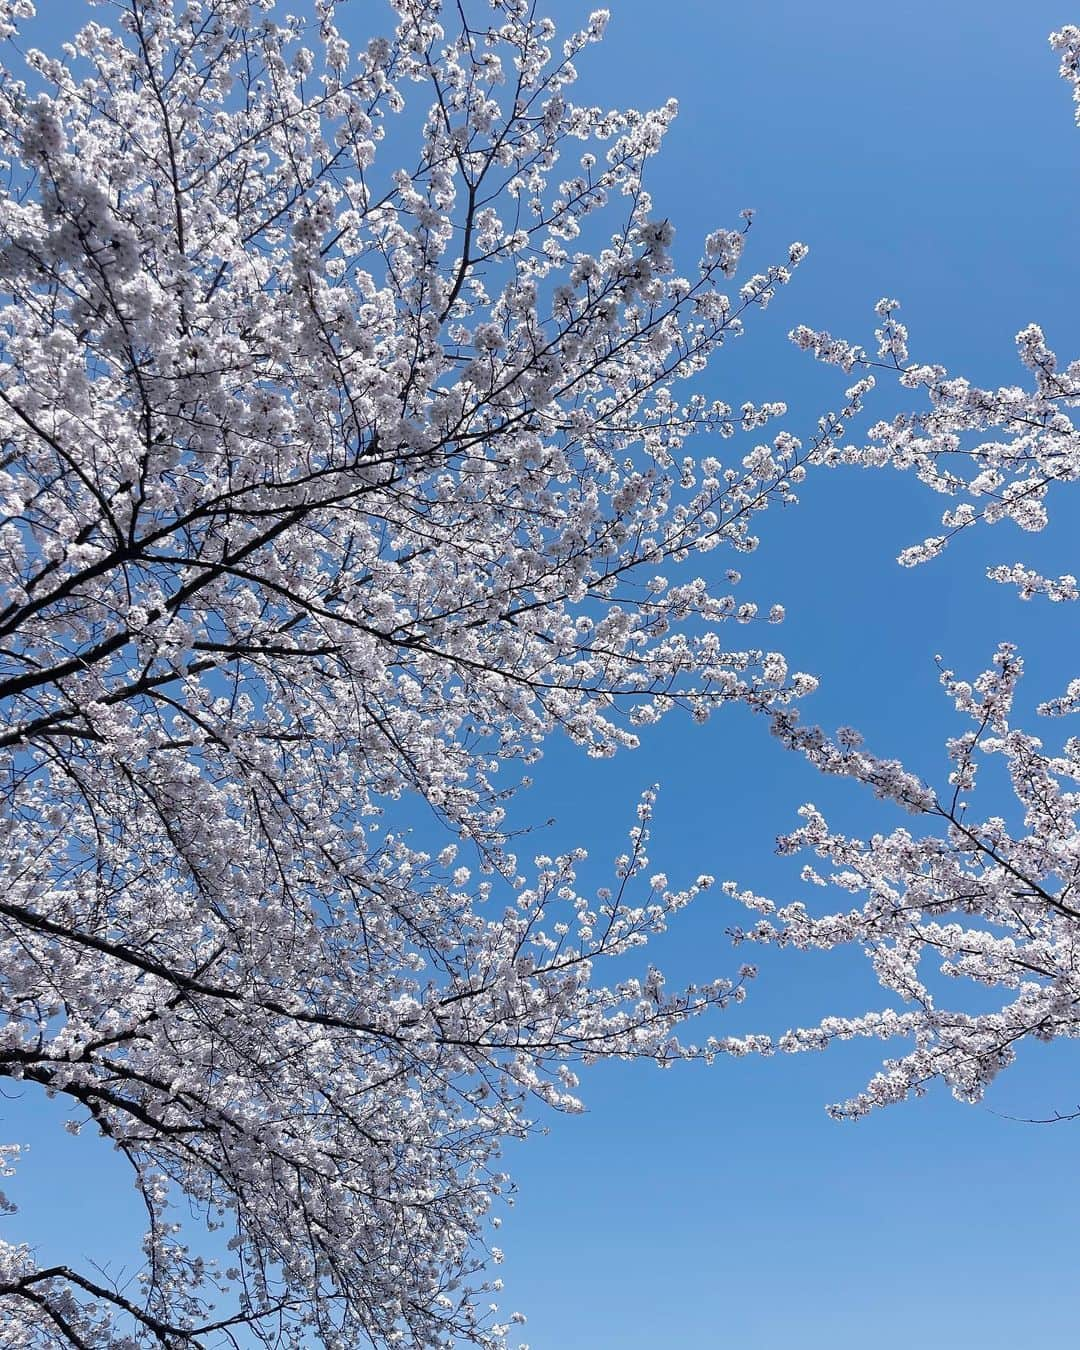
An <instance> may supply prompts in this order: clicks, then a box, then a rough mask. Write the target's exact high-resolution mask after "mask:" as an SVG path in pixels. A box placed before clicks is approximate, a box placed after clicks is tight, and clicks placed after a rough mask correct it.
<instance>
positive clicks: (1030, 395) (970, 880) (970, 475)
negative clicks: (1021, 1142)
mask: <svg viewBox="0 0 1080 1350" xmlns="http://www.w3.org/2000/svg"><path fill="white" fill-rule="evenodd" d="M1051 45H1052V46H1053V47H1054V48H1055V50H1057V51H1058V52H1059V53H1060V56H1061V74H1062V76H1063V77H1064V78H1065V79H1067V80H1069V81H1070V82H1071V83H1072V85H1073V90H1074V97H1075V98H1076V101H1077V103H1078V105H1080V29H1078V28H1076V27H1066V28H1063V29H1062V30H1061V31H1060V32H1057V33H1054V34H1053V35H1052V37H1051ZM1077 117H1078V120H1080V108H1078V113H1077ZM897 309H898V306H897V304H896V302H895V301H893V300H882V301H881V302H880V303H879V304H878V306H877V313H878V318H879V324H880V326H879V327H878V329H877V332H876V337H877V350H876V354H875V355H874V356H871V355H869V354H868V353H867V352H866V351H864V350H863V349H862V348H861V347H859V346H856V345H853V344H851V343H849V342H846V341H844V340H843V339H837V338H834V337H833V336H831V335H830V334H829V333H827V332H815V331H813V330H812V329H810V328H806V327H800V328H797V329H796V330H795V331H794V332H793V333H792V337H793V339H794V340H795V342H796V343H797V344H798V345H799V346H800V347H802V348H804V349H806V350H807V351H810V352H812V353H813V354H814V355H816V356H817V357H818V358H819V359H821V360H823V361H826V362H828V363H831V364H834V365H837V366H839V367H840V368H842V369H843V370H844V371H846V372H849V373H850V372H856V371H857V372H859V373H860V374H861V375H862V379H861V381H860V386H861V387H862V389H863V390H867V389H868V388H869V386H870V385H871V384H872V383H873V380H874V374H873V372H874V371H875V370H878V371H881V370H884V371H889V372H892V374H893V376H894V377H895V378H897V379H898V381H899V384H900V386H901V387H902V388H903V389H905V390H909V391H911V392H912V393H916V394H919V395H921V396H923V397H924V398H925V400H926V404H927V405H928V406H927V407H926V408H925V410H922V411H916V412H913V413H908V414H902V415H900V416H897V417H896V418H894V419H893V420H891V421H884V422H880V423H878V424H877V425H876V426H874V427H872V428H871V430H870V434H869V438H868V443H867V444H865V445H862V446H846V447H839V446H837V447H832V448H830V449H828V450H826V451H824V452H823V454H822V460H823V461H825V462H828V463H833V464H855V465H861V466H864V467H870V468H881V467H889V466H891V467H893V468H895V469H899V470H903V471H905V472H913V473H915V474H917V475H918V477H919V478H920V479H921V480H922V481H923V482H925V483H926V484H927V485H928V486H929V487H931V488H932V489H933V490H934V491H935V492H938V493H941V494H943V495H944V496H946V497H947V498H950V499H952V501H953V502H955V505H950V507H949V509H948V510H946V511H945V513H944V516H943V520H942V531H941V533H940V534H937V535H935V536H933V537H932V538H929V539H926V540H924V541H923V542H922V543H920V544H917V545H914V546H912V547H911V548H909V549H907V550H905V552H904V553H903V554H901V557H900V562H901V563H902V564H904V565H905V566H918V565H923V564H931V563H932V562H933V560H935V559H937V558H938V557H939V556H940V555H941V554H942V553H943V552H944V550H945V549H946V548H947V546H948V544H949V542H950V540H951V539H953V538H954V537H955V536H956V535H957V534H958V533H960V532H962V531H965V530H970V529H975V528H983V527H986V526H989V525H993V524H996V523H1000V522H1009V523H1011V524H1012V525H1014V526H1017V527H1019V528H1020V529H1021V530H1024V531H1028V532H1038V531H1041V530H1042V529H1043V528H1044V527H1045V525H1046V524H1047V523H1048V519H1049V516H1048V501H1049V497H1050V494H1051V492H1052V491H1053V490H1056V489H1058V488H1059V485H1062V484H1067V483H1072V482H1076V481H1077V480H1078V479H1080V430H1078V429H1077V426H1076V423H1075V420H1074V413H1073V410H1074V409H1075V408H1076V407H1077V406H1080V361H1074V362H1072V363H1071V364H1068V365H1063V364H1062V363H1060V362H1059V361H1058V359H1057V358H1056V356H1055V355H1054V353H1053V352H1052V351H1050V350H1049V348H1048V347H1047V344H1046V341H1045V339H1044V336H1043V334H1042V332H1041V330H1040V329H1039V328H1038V327H1036V326H1035V325H1031V326H1029V327H1027V328H1025V329H1024V330H1023V331H1022V332H1021V333H1019V334H1018V336H1017V348H1018V352H1019V357H1020V361H1021V363H1022V365H1023V367H1024V368H1025V372H1026V379H1027V385H1026V387H1022V386H1007V387H1004V388H999V389H983V388H979V387H978V386H976V385H974V384H972V383H971V382H969V381H968V380H966V379H963V378H959V377H954V376H951V375H950V374H949V373H948V372H947V371H946V370H945V369H944V368H943V367H941V366H938V365H930V364H922V363H917V362H914V361H912V360H911V359H910V357H909V353H908V334H907V331H906V329H905V327H904V325H903V324H902V323H901V322H900V320H899V318H898V316H897ZM989 577H990V579H991V580H993V581H995V582H998V583H1004V584H1007V585H1012V586H1015V587H1016V588H1017V590H1018V592H1019V595H1020V596H1021V597H1022V598H1023V599H1025V600H1032V599H1038V600H1040V601H1049V602H1055V603H1065V602H1070V601H1075V600H1076V599H1077V598H1078V595H1080V590H1078V584H1077V580H1076V577H1075V576H1072V575H1064V576H1057V577H1052V576H1044V575H1042V574H1041V572H1040V571H1039V570H1038V569H1036V568H1034V567H1031V566H1029V565H1028V564H1026V563H1023V562H1014V563H1003V564H999V565H996V566H993V567H991V568H990V569H989ZM1022 671H1023V663H1022V660H1021V657H1020V654H1019V653H1018V651H1017V650H1016V649H1015V647H1013V646H1012V645H1011V644H1008V643H1003V644H1001V645H1000V646H999V647H998V650H997V653H996V655H995V656H994V659H993V664H992V666H991V667H990V669H988V670H987V671H985V672H984V673H983V674H981V675H979V676H978V677H977V678H976V679H974V680H965V679H961V678H959V677H958V676H957V675H956V674H955V673H954V672H953V671H951V670H948V669H942V672H941V683H942V685H943V687H944V689H945V693H946V695H947V696H948V697H949V698H950V699H951V700H952V702H953V703H954V704H955V707H956V710H957V712H958V713H959V714H960V715H961V717H962V719H963V729H962V730H960V731H959V732H958V734H957V735H956V736H955V737H954V738H952V739H951V740H950V741H949V742H948V745H947V747H946V749H947V757H948V762H949V769H948V771H947V774H946V773H943V780H944V781H943V782H942V784H941V786H939V787H935V786H933V785H931V784H928V783H926V782H924V781H923V780H922V779H920V778H919V777H918V776H916V775H915V774H912V773H911V772H909V771H908V770H907V769H905V768H904V766H903V765H902V764H900V763H898V762H896V761H894V760H884V759H882V758H880V757H878V756H875V755H874V754H872V753H870V752H869V751H868V750H867V749H866V748H865V746H864V745H863V743H862V740H861V738H860V736H859V735H858V734H857V733H856V732H855V731H852V730H850V729H842V730H841V731H839V732H838V733H837V734H835V735H833V736H828V735H826V734H825V733H824V732H822V731H821V730H820V729H818V728H813V727H807V726H803V725H801V724H800V722H799V720H798V717H797V715H796V714H795V712H794V710H792V709H777V710H776V712H775V714H774V715H773V722H774V728H775V730H776V732H777V734H778V735H779V736H780V737H781V739H782V740H783V741H784V742H785V743H787V744H788V745H789V746H791V747H792V748H793V749H795V750H797V751H799V752H801V753H802V754H804V755H806V756H807V758H808V759H809V760H810V761H811V762H812V763H813V764H815V765H816V766H817V767H818V768H819V769H821V770H822V771H823V772H825V773H828V774H840V775H844V776H846V777H849V778H853V779H855V780H857V781H859V782H861V783H864V784H866V785H867V786H868V787H870V788H871V789H872V790H873V791H874V792H875V793H876V794H877V795H878V796H879V797H881V798H883V799H884V800H885V801H886V802H888V803H890V804H892V805H893V806H896V807H900V808H902V809H903V810H904V811H906V812H908V813H911V815H913V816H914V817H915V821H914V823H912V824H911V825H910V827H904V826H897V827H894V828H892V829H891V830H889V831H887V832H882V833H877V834H874V835H873V836H872V837H870V838H856V837H851V836H849V835H847V834H845V833H841V832H839V831H837V830H836V829H834V828H833V827H832V826H831V825H830V824H829V823H828V822H827V821H826V819H825V817H824V815H823V814H822V813H821V812H820V811H819V810H818V809H817V808H816V807H814V806H813V805H808V806H804V807H803V808H802V813H801V814H802V824H801V825H800V826H799V827H798V828H797V829H795V830H794V831H792V832H791V833H790V834H788V835H786V836H784V837H782V838H781V840H780V851H781V852H782V853H787V854H798V853H807V854H809V855H811V857H812V858H814V859H815V860H816V861H814V862H810V863H808V864H807V866H806V867H805V869H804V871H803V879H804V880H805V881H806V882H808V883H810V884H812V885H814V886H822V887H833V888H837V889H839V890H841V891H843V892H846V893H849V894H852V895H855V896H860V897H861V898H862V899H861V903H860V904H859V905H857V906H856V907H855V908H848V909H844V910H842V911H839V912H834V913H831V914H825V915H821V914H814V913H813V912H812V911H811V909H810V908H809V907H808V906H807V905H806V904H805V903H803V902H802V901H796V902H794V903H789V904H783V905H777V904H776V903H775V902H774V901H772V900H770V899H767V898H765V897H761V896H758V895H755V894H754V893H753V892H751V891H746V890H742V889H740V888H739V887H737V886H736V885H734V884H731V885H728V886H727V890H728V892H729V893H730V894H731V895H733V896H735V897H736V898H738V899H739V900H741V901H742V902H743V903H744V904H745V905H747V906H748V907H749V908H750V909H751V910H752V911H756V912H758V913H759V914H760V916H761V917H760V918H758V919H757V920H756V921H755V922H754V923H753V925H751V926H750V927H749V928H747V929H745V930H743V929H736V930H735V937H736V939H737V940H740V941H742V940H752V941H757V942H763V943H772V944H781V945H790V946H793V947H798V948H820V949H832V948H837V947H847V946H850V945H853V944H854V945H857V946H859V947H861V948H862V949H863V951H864V952H865V953H866V955H867V957H868V958H869V960H870V961H871V963H872V965H873V969H874V971H875V973H876V974H877V977H878V979H879V980H880V982H881V984H882V985H883V986H884V987H885V988H886V989H887V990H889V991H890V992H891V993H892V994H894V995H896V996H897V998H898V1000H899V1004H900V1006H899V1007H896V1006H894V1007H892V1008H888V1009H885V1010H882V1011H874V1012H870V1013H867V1014H865V1015H863V1016H860V1017H829V1018H826V1019H825V1020H823V1021H822V1022H820V1023H819V1024H818V1025H816V1026H814V1027H810V1028H798V1029H793V1030H791V1031H789V1032H788V1033H787V1034H786V1035H784V1036H783V1037H781V1038H780V1039H779V1040H778V1041H777V1042H775V1043H774V1042H773V1041H772V1040H770V1039H769V1038H768V1037H765V1036H755V1037H751V1038H749V1039H746V1040H743V1041H741V1042H740V1043H739V1045H738V1048H740V1049H742V1050H743V1051H746V1050H757V1051H763V1052H765V1053H771V1052H772V1050H773V1049H776V1048H779V1049H780V1050H785V1051H792V1052H797V1051H803V1050H817V1049H823V1048H825V1047H826V1046H827V1045H829V1044H830V1043H831V1042H833V1041H834V1040H837V1039H849V1038H851V1037H880V1038H883V1039H892V1038H904V1039H906V1040H907V1041H908V1042H909V1045H911V1048H910V1049H909V1050H908V1051H907V1052H906V1053H904V1054H902V1055H901V1056H900V1057H899V1058H896V1059H889V1060H887V1061H886V1063H885V1064H884V1066H883V1068H882V1069H881V1071H880V1072H879V1073H877V1074H876V1075H875V1076H874V1078H873V1080H872V1081H871V1082H870V1083H869V1085H868V1087H867V1088H866V1090H865V1091H864V1092H861V1093H859V1094H857V1095H856V1096H854V1097H853V1098H852V1099H851V1100H849V1101H847V1102H844V1103H841V1104H838V1105H836V1106H834V1107H832V1108H830V1109H831V1110H832V1111H833V1113H834V1114H836V1115H838V1116H860V1115H864V1114H865V1113H866V1112H868V1111H870V1110H872V1109H873V1108H874V1107H876V1106H880V1105H884V1104H888V1103H892V1102H896V1101H899V1100H902V1099H904V1098H906V1097H909V1096H910V1095H912V1094H920V1093H922V1092H923V1091H924V1090H925V1089H926V1087H927V1085H928V1084H929V1083H931V1082H932V1081H934V1080H941V1081H944V1082H945V1083H946V1084H948V1086H949V1087H950V1088H951V1090H952V1092H953V1093H954V1094H955V1095H956V1096H957V1097H958V1098H960V1099H961V1100H964V1101H978V1100H980V1099H981V1097H982V1096H983V1093H984V1091H985V1089H986V1088H987V1086H988V1084H989V1083H990V1082H991V1081H992V1080H993V1079H994V1078H995V1077H996V1076H997V1075H998V1074H999V1073H1000V1072H1001V1071H1002V1069H1004V1068H1006V1067H1007V1066H1008V1065H1010V1064H1011V1063H1013V1061H1014V1058H1015V1055H1016V1047H1017V1045H1018V1044H1019V1043H1020V1042H1022V1041H1024V1040H1027V1039H1030V1038H1035V1039H1038V1040H1042V1041H1049V1040H1053V1039H1056V1038H1058V1037H1063V1036H1065V1037H1076V1036H1078V1035H1080V1011H1078V1010H1080V891H1078V888H1080V825H1078V822H1077V813H1078V811H1080V789H1078V784H1080V738H1078V737H1076V736H1071V737H1068V738H1067V739H1065V740H1064V742H1063V743H1062V744H1058V745H1057V746H1056V748H1053V749H1051V748H1048V747H1047V746H1045V745H1044V743H1043V740H1042V738H1041V737H1039V736H1037V735H1035V734H1033V733H1032V732H1030V731H1027V730H1024V729H1023V726H1022V725H1021V724H1020V719H1018V718H1017V716H1016V715H1015V713H1014V703H1015V700H1016V693H1017V684H1018V681H1019V679H1020V677H1021V674H1022ZM1037 711H1038V712H1039V713H1040V714H1042V715H1044V716H1046V717H1062V716H1065V715H1068V714H1073V713H1076V712H1077V711H1080V679H1073V680H1072V681H1071V682H1070V683H1069V685H1068V687H1067V688H1066V689H1065V690H1063V691H1062V693H1061V694H1060V696H1059V697H1056V698H1052V699H1049V700H1047V701H1045V702H1043V703H1042V704H1040V705H1039V706H1038V709H1037ZM998 765H1000V766H1001V767H1002V768H1004V770H1005V774H1006V775H1007V777H1006V776H1003V775H1002V774H1001V773H1000V770H998V771H997V773H996V778H995V777H992V778H991V787H990V788H989V793H990V794H995V793H996V791H997V786H996V784H997V781H998V780H1000V781H1002V782H1005V781H1007V782H1009V783H1011V791H1012V800H1008V799H1006V800H1004V801H1002V800H1000V799H997V798H996V797H995V796H993V795H992V796H991V801H990V803H989V804H988V806H977V805H976V800H977V798H980V797H984V796H986V795H987V792H986V791H985V790H984V791H982V792H980V793H976V792H975V788H976V778H977V773H978V772H979V770H980V768H982V770H983V777H984V778H985V777H986V775H987V774H993V773H994V771H995V768H996V766H998ZM934 967H936V970H935V969H934ZM941 977H946V978H944V979H943V978H941ZM965 982H967V983H966V987H967V988H968V989H971V988H972V982H973V983H974V985H977V986H982V987H983V988H982V991H981V994H982V996H981V997H980V998H978V999H977V1000H973V1001H972V1000H969V1001H967V1002H965V1001H964V998H963V989H964V987H965ZM957 986H959V989H958V990H957ZM986 987H989V988H990V989H992V990H997V991H999V993H1000V1005H999V1006H993V1007H990V1008H987V999H986V994H985V989H986ZM954 990H955V991H957V992H954ZM993 1003H994V1004H995V1005H996V1004H998V1003H999V1000H998V999H997V998H995V999H993ZM729 1048H735V1047H734V1046H732V1047H729Z"/></svg>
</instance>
